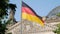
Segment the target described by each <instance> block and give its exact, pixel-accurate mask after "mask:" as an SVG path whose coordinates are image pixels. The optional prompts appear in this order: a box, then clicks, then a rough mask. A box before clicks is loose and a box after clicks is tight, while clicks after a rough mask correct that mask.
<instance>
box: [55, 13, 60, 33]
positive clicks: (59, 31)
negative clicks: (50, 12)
mask: <svg viewBox="0 0 60 34" xmlns="http://www.w3.org/2000/svg"><path fill="white" fill-rule="evenodd" d="M57 16H58V17H60V12H59V13H58V14H57ZM57 27H58V28H57V29H56V30H54V33H57V34H60V23H59V24H57Z"/></svg>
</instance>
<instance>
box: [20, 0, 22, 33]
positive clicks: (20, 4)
mask: <svg viewBox="0 0 60 34" xmlns="http://www.w3.org/2000/svg"><path fill="white" fill-rule="evenodd" d="M20 5H21V34H22V0H21V4H20Z"/></svg>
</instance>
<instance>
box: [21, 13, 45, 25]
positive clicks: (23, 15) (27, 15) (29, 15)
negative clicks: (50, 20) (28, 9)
mask: <svg viewBox="0 0 60 34" xmlns="http://www.w3.org/2000/svg"><path fill="white" fill-rule="evenodd" d="M22 19H27V20H29V21H33V22H37V23H38V24H40V25H42V26H44V23H43V22H42V21H41V20H40V19H39V18H38V17H37V16H35V15H31V14H27V13H22Z"/></svg>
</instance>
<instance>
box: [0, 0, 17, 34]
mask: <svg viewBox="0 0 60 34" xmlns="http://www.w3.org/2000/svg"><path fill="white" fill-rule="evenodd" d="M15 7H16V5H15V4H9V0H0V34H5V30H6V29H7V28H6V19H5V18H6V17H7V16H8V9H14V10H15ZM4 19H5V20H4ZM3 20H4V21H3Z"/></svg>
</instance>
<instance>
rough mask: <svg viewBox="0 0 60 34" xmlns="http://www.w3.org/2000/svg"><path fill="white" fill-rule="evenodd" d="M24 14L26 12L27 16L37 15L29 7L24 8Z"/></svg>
mask: <svg viewBox="0 0 60 34" xmlns="http://www.w3.org/2000/svg"><path fill="white" fill-rule="evenodd" d="M22 12H25V13H27V14H31V15H35V14H34V12H32V11H31V10H30V9H29V8H28V7H22Z"/></svg>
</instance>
